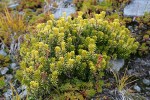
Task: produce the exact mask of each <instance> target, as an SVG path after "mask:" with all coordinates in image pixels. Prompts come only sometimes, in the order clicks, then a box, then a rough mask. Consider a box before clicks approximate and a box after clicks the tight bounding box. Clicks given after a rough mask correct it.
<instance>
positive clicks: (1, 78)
mask: <svg viewBox="0 0 150 100" xmlns="http://www.w3.org/2000/svg"><path fill="white" fill-rule="evenodd" d="M4 86H5V80H4V77H0V89H2V88H3V87H4Z"/></svg>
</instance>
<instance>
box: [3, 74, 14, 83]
mask: <svg viewBox="0 0 150 100" xmlns="http://www.w3.org/2000/svg"><path fill="white" fill-rule="evenodd" d="M5 77H6V81H7V82H9V81H11V79H12V78H13V76H12V75H11V74H6V75H5Z"/></svg>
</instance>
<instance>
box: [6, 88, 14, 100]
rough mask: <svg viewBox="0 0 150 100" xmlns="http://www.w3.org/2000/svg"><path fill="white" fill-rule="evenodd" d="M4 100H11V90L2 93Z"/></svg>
mask: <svg viewBox="0 0 150 100" xmlns="http://www.w3.org/2000/svg"><path fill="white" fill-rule="evenodd" d="M4 96H5V98H6V100H11V96H12V90H11V89H8V90H7V92H5V93H4Z"/></svg>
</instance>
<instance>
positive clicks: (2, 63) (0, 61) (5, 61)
mask: <svg viewBox="0 0 150 100" xmlns="http://www.w3.org/2000/svg"><path fill="white" fill-rule="evenodd" d="M9 64H10V58H9V56H3V55H1V54H0V67H7V66H8V65H9Z"/></svg>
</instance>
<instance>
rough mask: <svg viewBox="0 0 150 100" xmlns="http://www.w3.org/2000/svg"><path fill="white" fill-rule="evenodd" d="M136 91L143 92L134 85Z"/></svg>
mask: <svg viewBox="0 0 150 100" xmlns="http://www.w3.org/2000/svg"><path fill="white" fill-rule="evenodd" d="M133 88H134V90H136V91H137V92H141V88H140V87H139V86H138V85H134V87H133Z"/></svg>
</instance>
